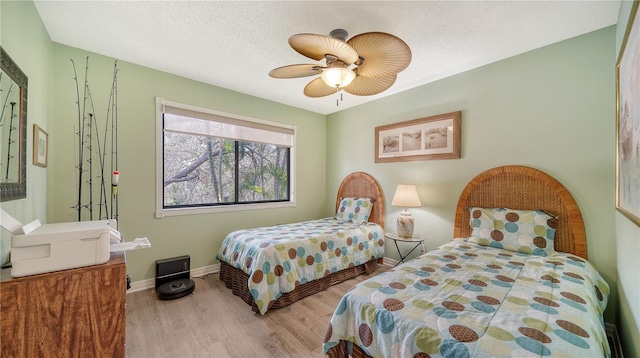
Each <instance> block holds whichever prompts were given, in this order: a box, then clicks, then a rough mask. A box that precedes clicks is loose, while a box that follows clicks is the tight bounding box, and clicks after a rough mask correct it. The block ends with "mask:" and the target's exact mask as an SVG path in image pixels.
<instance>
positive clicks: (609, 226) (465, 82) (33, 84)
mask: <svg viewBox="0 0 640 358" xmlns="http://www.w3.org/2000/svg"><path fill="white" fill-rule="evenodd" d="M630 9H631V2H629V1H623V2H622V8H621V11H620V17H619V24H618V26H617V27H615V28H613V27H612V28H607V29H603V30H600V31H596V32H593V33H590V34H587V35H584V36H580V37H577V38H574V39H570V40H567V41H564V42H561V43H558V44H554V45H551V46H547V47H544V48H541V49H538V50H535V51H531V52H529V53H526V54H523V55H520V56H516V57H513V58H510V59H507V60H504V61H500V62H497V63H494V64H490V65H487V66H484V67H482V68H479V69H475V70H472V71H468V72H466V73H462V74H460V75H457V76H453V77H450V78H446V79H443V80H440V81H437V82H434V83H431V84H428V85H425V86H421V87H419V88H416V89H412V90H409V91H405V92H403V93H399V94H396V95H394V96H391V97H387V98H384V99H381V100H377V101H374V102H371V103H368V104H365V105H362V106H358V107H355V108H351V109H348V110H345V111H342V112H339V113H335V114H332V115H330V116H327V117H325V116H322V115H318V114H314V113H310V112H307V111H303V110H299V109H296V108H292V107H288V106H284V105H280V104H276V103H273V102H269V101H266V100H262V99H259V98H255V97H251V96H247V95H244V94H241V93H237V92H232V91H229V90H225V89H221V88H217V87H214V86H209V85H206V84H203V83H200V82H196V81H191V80H188V79H185V78H181V77H177V76H172V75H169V74H166V73H163V72H158V71H154V70H150V69H148V68H144V67H140V66H137V65H134V64H130V63H125V62H119V63H118V67H119V68H120V74H119V86H118V91H119V99H120V101H119V118H120V122H119V124H120V127H119V128H120V131H121V133H123V134H122V135H121V138H120V148H119V155H120V168H119V169H120V171H121V172H122V175H121V182H120V186H119V193H120V200H121V201H120V229H121V231H122V233H123V234H124V236H125V238H126V240H127V241H129V240H131V239H133V238H135V237H142V236H144V237H148V238H149V240H150V241H151V243H152V248H150V249H145V250H139V251H137V252H130V253H129V254H128V255H127V263H128V269H129V273H130V274H131V275H132V279H133V280H134V281H137V280H142V279H146V278H151V277H153V276H154V262H155V260H157V259H161V258H166V257H171V256H175V255H182V254H189V255H191V257H192V266H193V267H194V268H197V267H202V266H206V265H211V264H213V263H215V260H214V259H213V255H214V253H215V251H216V250H217V248H218V247H219V245H220V243H221V241H222V239H223V238H224V236H225V235H226V234H227V233H228V232H230V231H232V230H235V229H238V228H243V227H252V226H258V225H269V224H275V223H280V222H284V221H298V220H304V219H308V218H314V217H321V216H325V215H330V214H331V213H332V212H333V210H334V209H333V205H334V201H333V199H334V195H335V192H336V190H337V188H338V185H339V183H340V180H341V179H342V177H344V176H345V175H346V174H348V173H350V172H353V171H366V172H369V173H371V174H372V175H374V176H375V177H376V178H377V179H378V181H379V182H380V183H381V184H382V187H383V189H384V191H385V195H386V199H387V206H386V209H387V227H388V229H389V230H394V227H395V218H396V217H397V215H398V214H399V212H400V210H399V208H395V207H391V206H390V201H391V198H392V196H393V192H394V190H395V187H396V185H397V184H400V183H414V184H416V185H417V186H418V190H419V192H420V195H421V200H422V202H423V207H422V208H416V209H412V210H411V211H412V213H413V215H414V217H415V218H416V222H417V224H416V232H417V233H420V234H422V235H424V236H425V237H426V238H427V247H428V248H429V249H433V248H435V247H437V246H438V245H440V244H442V243H444V242H446V241H447V240H449V239H450V238H451V235H452V231H453V224H452V223H453V216H454V211H455V205H456V201H457V198H458V195H459V194H460V191H461V190H462V188H463V187H464V185H465V184H466V183H467V181H468V180H469V179H471V178H472V177H473V176H475V175H476V174H478V173H480V172H481V171H483V170H485V169H488V168H490V167H494V166H498V165H506V164H521V165H529V166H532V167H535V168H538V169H541V170H544V171H546V172H548V173H549V174H551V175H553V176H555V177H556V178H557V179H558V180H560V181H561V182H562V183H563V184H564V185H565V186H567V188H568V189H569V191H570V192H571V193H572V194H573V195H574V197H575V198H576V200H577V202H578V205H579V206H580V208H581V210H582V212H583V215H584V218H585V225H586V229H587V235H588V240H589V257H590V260H591V261H592V262H593V263H594V264H595V265H596V266H597V267H598V269H599V270H601V271H602V273H603V275H604V276H605V278H606V279H607V281H608V282H609V283H610V284H611V285H612V288H613V295H612V300H611V302H610V305H609V309H608V310H607V312H606V314H605V316H606V319H607V321H614V320H615V321H616V322H617V324H618V329H619V331H620V333H621V339H622V341H623V345H624V349H625V354H626V355H627V356H638V354H639V352H640V347H639V346H638V345H639V344H640V343H638V342H640V335H639V334H638V331H639V324H640V282H639V280H638V277H637V273H638V272H640V263H639V262H638V260H637V257H638V256H639V255H638V254H640V228H638V227H637V226H636V225H635V224H633V223H632V222H630V221H629V220H627V219H626V218H625V217H624V216H622V215H620V214H618V213H617V212H616V211H615V210H614V209H613V207H614V198H615V185H614V180H613V178H614V176H615V82H614V74H615V72H614V68H615V63H616V57H617V54H618V51H619V48H620V43H621V42H622V38H623V36H624V31H625V28H626V23H627V19H628V17H629V13H630ZM0 16H1V20H2V22H1V33H0V35H1V37H0V39H1V44H2V46H3V47H4V48H5V49H6V50H7V52H8V53H9V54H10V56H11V57H12V58H13V59H14V60H15V61H16V62H17V63H18V65H19V66H20V67H21V69H22V70H23V71H24V72H25V73H26V74H27V76H28V77H29V120H28V121H29V123H28V128H29V130H28V146H27V147H28V153H27V158H28V164H27V175H28V186H27V190H28V192H27V198H26V199H22V200H16V201H9V202H3V203H1V204H0V205H1V206H2V208H3V209H4V210H6V211H7V212H9V213H10V214H11V215H13V216H15V217H16V218H17V219H19V220H21V221H23V222H30V221H32V220H35V219H39V220H41V221H42V222H61V221H72V220H74V218H75V212H74V211H73V210H72V209H70V206H72V205H73V204H75V180H74V179H73V178H74V176H75V173H74V165H75V163H74V161H73V157H74V155H75V154H74V152H73V148H74V144H73V143H74V141H75V138H74V135H73V132H74V125H75V121H76V119H77V112H75V103H74V102H75V83H74V82H73V75H72V72H71V70H72V68H71V63H70V61H69V59H71V58H72V59H74V60H75V61H76V63H77V64H79V69H80V70H82V68H83V64H84V60H85V58H86V57H87V56H89V60H90V76H91V89H92V93H93V96H94V99H95V101H96V107H97V108H105V109H106V100H107V96H108V91H109V88H110V85H111V76H112V71H113V62H114V59H112V58H107V57H104V56H101V55H98V54H94V53H88V52H86V51H83V50H79V49H74V48H70V47H67V46H63V45H59V44H54V43H53V42H51V41H50V39H49V36H48V34H47V32H46V31H45V29H44V26H43V25H42V22H41V20H40V18H39V15H38V13H37V11H36V9H35V7H34V5H33V3H32V2H31V1H30V0H26V1H25V0H21V1H2V2H0ZM400 75H401V76H402V74H400ZM155 96H161V97H164V98H166V99H168V100H172V101H178V102H184V103H189V104H193V105H197V106H201V107H208V108H212V109H216V110H220V111H226V112H231V113H236V114H240V115H245V116H250V117H255V118H260V119H264V120H270V121H276V122H281V123H287V124H293V125H296V126H297V128H298V144H299V146H298V152H297V161H296V164H297V170H296V175H297V189H298V190H297V199H298V206H297V208H282V209H272V210H269V211H266V210H253V211H248V212H229V213H217V214H208V215H190V216H181V217H166V218H163V219H155V218H154V205H155V177H154V175H155V174H154V173H155V153H154V145H155V134H154V133H155V112H154V97H155ZM345 100H346V101H348V96H347V97H345ZM457 110H461V111H462V114H463V118H462V158H461V159H456V160H439V161H422V162H407V163H384V164H375V163H374V158H373V153H374V128H375V127H376V126H379V125H383V124H389V123H396V122H401V121H405V120H410V119H415V118H420V117H425V116H430V115H435V114H439V113H446V112H450V111H457ZM98 112H99V111H98ZM98 115H102V116H104V113H103V114H100V113H99V114H98ZM34 123H37V124H38V125H39V126H41V127H42V128H43V129H44V130H46V131H47V132H48V133H49V135H50V148H49V149H50V158H49V160H50V161H49V167H48V168H46V169H43V168H39V167H36V166H33V165H31V155H32V153H31V145H32V126H33V124H34ZM318 133H322V134H325V133H326V136H323V135H317V134H318ZM325 138H326V140H325ZM69 173H73V174H72V175H70V174H69ZM0 237H1V239H2V240H1V244H0V261H1V262H2V263H5V262H6V261H7V260H8V255H9V251H10V241H9V238H10V236H9V235H8V234H7V233H6V232H5V231H4V230H3V231H2V233H1V234H0ZM612 242H615V243H616V245H612V244H611V243H612ZM387 250H388V251H387V256H390V257H392V258H397V256H396V255H394V252H393V251H392V250H389V249H387ZM616 283H617V284H616Z"/></svg>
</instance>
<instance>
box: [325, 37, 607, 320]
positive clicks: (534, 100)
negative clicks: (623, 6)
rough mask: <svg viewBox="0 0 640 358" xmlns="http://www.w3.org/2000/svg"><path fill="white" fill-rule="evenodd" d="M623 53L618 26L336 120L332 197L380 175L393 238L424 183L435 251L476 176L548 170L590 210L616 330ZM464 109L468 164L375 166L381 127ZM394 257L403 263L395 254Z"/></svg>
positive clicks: (429, 239)
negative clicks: (404, 193)
mask: <svg viewBox="0 0 640 358" xmlns="http://www.w3.org/2000/svg"><path fill="white" fill-rule="evenodd" d="M614 45H615V27H609V28H606V29H603V30H599V31H596V32H592V33H589V34H586V35H583V36H580V37H576V38H573V39H570V40H567V41H563V42H560V43H557V44H553V45H550V46H547V47H544V48H540V49H537V50H535V51H531V52H528V53H525V54H522V55H519V56H515V57H512V58H509V59H506V60H503V61H500V62H496V63H493V64H490V65H487V66H484V67H481V68H478V69H474V70H471V71H468V72H465V73H462V74H459V75H456V76H452V77H449V78H446V79H443V80H440V81H437V82H434V83H430V84H427V85H424V86H421V87H418V88H415V89H412V90H409V91H405V92H402V93H399V94H396V95H393V96H390V97H386V98H383V99H381V100H378V101H375V102H373V103H370V104H366V105H362V106H358V107H355V108H351V109H348V110H345V111H341V112H338V113H335V114H332V115H330V116H328V123H327V192H328V193H332V192H335V190H336V189H337V187H338V185H339V180H340V178H342V177H343V176H344V175H345V174H347V173H348V172H350V171H355V170H361V171H365V172H368V173H370V174H372V175H373V176H374V177H375V178H377V180H378V181H379V182H380V183H381V185H382V187H383V190H384V193H385V197H386V202H387V205H386V210H387V229H388V230H392V231H393V230H395V220H396V217H397V216H398V214H399V213H400V211H401V208H397V207H392V206H390V202H391V198H392V197H393V194H394V192H395V188H396V186H397V185H398V184H401V183H411V184H416V186H417V188H418V192H419V193H420V199H421V201H422V203H423V206H422V207H421V208H413V209H410V211H411V212H412V215H413V216H414V218H415V221H416V224H415V231H416V233H418V234H421V235H423V236H425V237H426V245H427V248H428V249H433V248H435V247H437V246H439V245H441V244H444V243H445V242H447V241H448V240H450V239H451V237H452V234H453V219H454V214H455V209H456V205H457V200H458V197H459V195H460V193H461V191H462V189H463V187H464V186H465V185H466V183H467V182H468V181H469V180H470V179H471V178H473V177H474V176H476V175H477V174H479V173H480V172H482V171H484V170H486V169H489V168H492V167H496V166H501V165H509V164H518V165H526V166H531V167H534V168H537V169H540V170H542V171H545V172H547V173H549V174H550V175H552V176H554V177H555V178H557V179H558V180H559V181H560V182H561V183H563V184H564V185H565V186H566V187H567V189H568V190H569V191H570V192H571V194H572V195H573V196H574V198H575V199H576V201H577V203H578V205H579V207H580V209H581V211H582V214H583V217H584V221H585V226H586V231H587V239H588V247H589V259H590V260H591V261H592V262H593V263H594V264H595V265H596V267H597V268H598V269H599V270H600V271H601V272H602V274H603V276H604V277H605V279H606V280H607V281H608V282H609V283H610V284H611V286H612V288H613V290H614V294H613V296H612V300H611V303H610V304H609V308H608V310H607V313H606V318H607V321H610V322H612V321H613V320H614V319H615V312H616V295H615V281H616V249H615V245H612V244H611V243H612V240H613V237H614V227H615V223H614V210H613V209H612V208H613V207H614V181H613V177H614V175H615V161H614V158H615V145H614V141H615V81H614V66H615V47H614ZM427 70H428V69H427ZM400 76H402V73H401V74H400ZM348 100H349V99H348V97H347V98H345V101H348ZM458 110H460V111H462V133H461V137H462V157H461V159H450V160H431V161H417V162H404V163H377V164H376V163H375V162H374V145H375V142H374V133H375V132H374V131H375V127H376V126H380V125H384V124H390V123H397V122H402V121H406V120H411V119H415V118H421V117H426V116H431V115H436V114H441V113H448V112H453V111H458ZM345 153H349V155H345ZM330 209H331V207H330V206H329V205H327V211H329V210H330ZM386 250H387V256H390V257H394V258H397V253H394V251H395V247H393V246H387V249H386Z"/></svg>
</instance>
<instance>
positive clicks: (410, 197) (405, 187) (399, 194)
mask: <svg viewBox="0 0 640 358" xmlns="http://www.w3.org/2000/svg"><path fill="white" fill-rule="evenodd" d="M391 205H392V206H401V207H403V208H417V207H420V206H422V203H421V202H420V197H419V196H418V190H417V189H416V186H415V185H409V184H400V185H398V188H396V193H395V195H394V196H393V200H392V201H391Z"/></svg>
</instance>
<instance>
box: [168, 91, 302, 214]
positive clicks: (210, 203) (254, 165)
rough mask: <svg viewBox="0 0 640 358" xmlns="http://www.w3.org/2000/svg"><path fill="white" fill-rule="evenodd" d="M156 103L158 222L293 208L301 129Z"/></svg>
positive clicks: (185, 106) (184, 106) (211, 111)
mask: <svg viewBox="0 0 640 358" xmlns="http://www.w3.org/2000/svg"><path fill="white" fill-rule="evenodd" d="M156 104H157V108H156V112H157V115H156V116H157V120H158V125H157V127H158V131H157V139H156V141H157V152H158V154H157V167H158V170H157V174H156V176H157V179H156V180H157V184H158V189H157V194H156V195H157V198H156V217H163V216H165V215H182V214H188V213H203V212H211V211H220V210H243V209H251V208H265V207H274V206H292V205H293V203H294V202H295V201H294V198H293V197H294V195H293V193H294V190H293V180H292V178H293V175H292V173H293V165H292V163H293V154H294V143H295V127H292V126H286V125H282V124H278V123H269V122H265V121H260V120H256V119H251V118H246V117H241V116H237V115H233V114H228V113H221V112H217V111H213V110H208V109H203V108H196V107H193V106H188V105H184V104H179V103H175V102H169V101H166V100H163V99H161V98H157V99H156Z"/></svg>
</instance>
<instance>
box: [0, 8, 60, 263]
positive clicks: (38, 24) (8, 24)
mask: <svg viewBox="0 0 640 358" xmlns="http://www.w3.org/2000/svg"><path fill="white" fill-rule="evenodd" d="M0 19H1V21H0V40H1V41H0V44H1V45H2V47H3V48H4V49H5V50H6V51H7V53H8V54H9V56H10V57H11V59H12V60H13V61H14V62H15V63H16V64H17V65H18V67H20V69H21V70H22V72H24V73H25V75H27V78H28V79H29V83H28V97H27V101H28V104H27V197H26V198H24V199H19V200H12V201H5V202H2V203H0V207H2V209H3V210H5V211H6V212H8V213H9V214H10V215H11V216H13V217H15V218H16V219H18V220H19V221H20V222H22V223H24V224H26V223H29V222H31V221H34V220H36V219H37V220H40V221H41V222H47V218H48V215H47V201H48V200H47V193H48V192H50V191H48V190H47V175H48V172H49V170H50V169H46V168H40V167H37V166H34V165H32V164H31V163H32V156H33V152H32V148H33V125H34V124H38V126H40V127H41V128H42V129H43V130H45V131H46V132H50V131H51V124H52V119H51V113H52V108H53V99H52V98H51V93H52V88H53V72H52V66H51V59H52V58H53V43H52V42H51V40H50V38H49V35H48V33H47V31H46V30H45V28H44V25H43V24H42V21H41V20H40V16H39V15H38V12H37V11H36V8H35V6H34V5H33V2H31V1H30V0H29V1H0ZM0 238H1V239H0V263H1V264H4V263H6V262H8V261H9V259H10V258H9V252H10V250H11V234H9V232H7V231H6V230H4V229H0Z"/></svg>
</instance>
